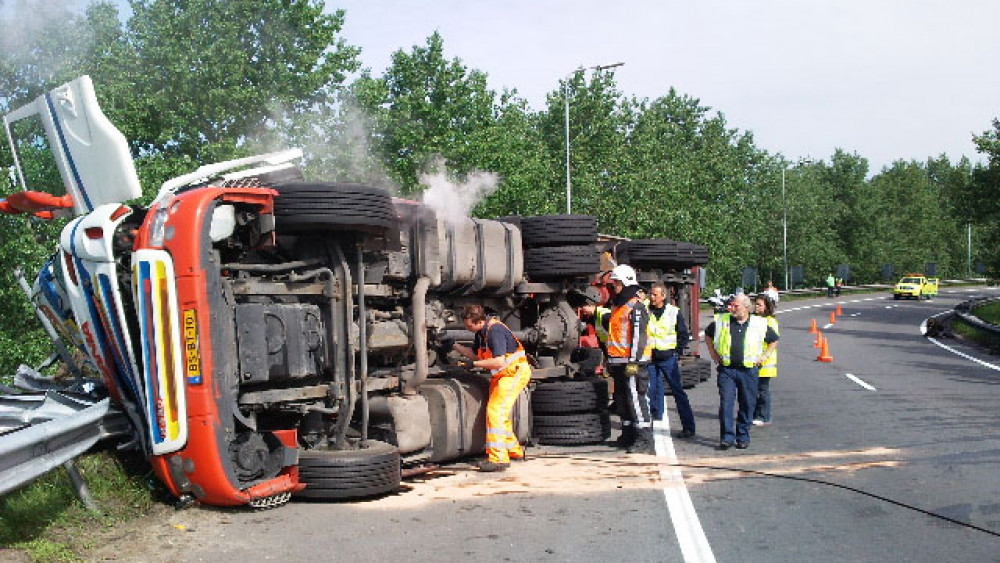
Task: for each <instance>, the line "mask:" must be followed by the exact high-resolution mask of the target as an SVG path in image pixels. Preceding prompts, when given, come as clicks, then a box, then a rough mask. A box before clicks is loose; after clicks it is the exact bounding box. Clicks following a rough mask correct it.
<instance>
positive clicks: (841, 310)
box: [837, 303, 844, 316]
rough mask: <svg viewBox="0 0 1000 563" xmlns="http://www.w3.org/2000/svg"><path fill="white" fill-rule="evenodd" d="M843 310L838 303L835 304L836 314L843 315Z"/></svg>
mask: <svg viewBox="0 0 1000 563" xmlns="http://www.w3.org/2000/svg"><path fill="white" fill-rule="evenodd" d="M843 314H844V310H843V309H841V308H840V304H839V303H838V304H837V316H840V315H843Z"/></svg>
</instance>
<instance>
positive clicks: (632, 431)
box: [607, 264, 656, 454]
mask: <svg viewBox="0 0 1000 563" xmlns="http://www.w3.org/2000/svg"><path fill="white" fill-rule="evenodd" d="M610 279H611V282H612V284H614V288H615V297H614V299H613V300H612V302H611V303H612V310H611V316H610V319H609V321H608V342H607V351H608V371H610V372H611V377H612V378H614V382H615V393H614V395H615V397H614V399H615V405H616V407H617V410H618V416H619V417H620V418H621V422H622V433H621V436H620V437H619V438H618V441H617V445H618V446H619V447H625V448H627V450H628V452H629V453H644V454H655V453H656V450H655V448H654V445H653V427H652V420H651V418H650V416H649V404H648V403H647V401H646V391H647V389H648V387H649V373H648V372H647V371H646V366H647V365H648V364H649V359H650V346H649V341H648V336H647V333H646V330H647V325H648V323H649V312H648V311H647V310H646V305H644V304H643V302H642V299H640V297H639V291H640V289H641V288H640V287H639V282H638V280H637V279H636V275H635V270H634V269H632V267H631V266H628V265H626V264H619V265H618V266H615V267H614V269H613V270H611V276H610Z"/></svg>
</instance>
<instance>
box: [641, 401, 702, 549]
mask: <svg viewBox="0 0 1000 563" xmlns="http://www.w3.org/2000/svg"><path fill="white" fill-rule="evenodd" d="M660 422H661V421H657V422H656V423H655V424H654V425H653V427H654V428H653V435H654V437H655V440H654V441H655V443H656V457H658V458H663V461H664V462H665V463H663V464H661V465H660V480H661V481H662V482H663V483H664V485H663V496H664V498H666V500H667V508H668V509H669V510H670V520H671V522H673V525H674V533H675V534H677V544H678V545H679V546H680V548H681V555H682V556H683V557H684V561H685V562H693V563H715V554H714V553H712V546H711V545H709V543H708V537H706V536H705V530H704V529H703V528H702V527H701V520H699V519H698V513H697V512H696V511H695V509H694V503H693V502H691V495H690V494H689V493H688V490H687V486H686V485H685V484H684V475H683V474H682V473H681V469H680V467H677V465H676V464H677V463H678V461H677V454H676V453H675V452H674V443H673V441H672V440H671V439H670V423H669V422H667V417H663V421H662V424H660Z"/></svg>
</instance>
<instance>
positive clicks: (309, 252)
mask: <svg viewBox="0 0 1000 563" xmlns="http://www.w3.org/2000/svg"><path fill="white" fill-rule="evenodd" d="M81 81H82V83H81ZM61 88H62V90H60V89H56V90H55V91H54V94H47V96H49V99H53V97H54V99H67V98H69V99H71V101H72V104H70V105H72V106H73V110H74V111H72V112H70V111H63V110H66V108H65V107H63V106H65V104H63V106H60V104H59V103H56V104H49V103H47V102H46V101H45V100H41V99H40V100H41V101H39V102H38V104H37V106H36V108H35V109H36V110H37V111H38V112H39V113H41V114H42V117H43V122H44V123H45V124H47V125H46V127H47V128H46V130H47V131H48V130H50V129H51V130H55V129H60V130H73V128H74V126H73V125H72V124H71V123H67V122H69V121H72V120H74V119H75V120H79V119H90V120H98V118H103V115H100V113H99V108H98V107H97V106H96V99H91V98H92V87H91V86H90V85H89V79H87V80H85V79H78V81H74V82H73V83H70V84H68V85H66V86H64V87H61ZM60 96H62V97H61V98H60ZM43 102H45V103H43ZM81 107H85V108H86V109H87V111H79V110H80V108H81ZM24 113H25V112H23V111H22V112H21V113H15V114H13V116H8V117H5V124H6V125H7V129H8V136H9V140H10V141H11V145H12V146H17V142H16V141H15V137H14V135H12V134H11V127H10V123H9V122H8V121H11V122H12V121H16V120H17V119H20V118H21V117H23V115H22V114H24ZM8 118H10V119H9V120H8ZM119 135H120V134H119ZM112 144H114V145H115V146H118V147H119V148H120V142H117V141H116V143H112ZM56 149H57V151H58V150H59V147H58V146H57V147H56ZM93 150H98V151H101V150H105V152H101V153H100V154H99V155H95V154H93ZM116 150H117V153H118V154H119V157H118V158H116V159H115V160H114V161H113V163H114V164H113V166H114V167H115V168H116V170H117V172H116V177H118V176H121V177H125V178H134V176H135V171H134V167H133V166H134V165H133V164H132V161H131V158H130V157H127V151H126V154H125V155H124V156H122V155H121V151H120V150H118V149H116ZM61 151H62V152H61V153H62V155H63V159H62V162H73V161H76V162H77V163H84V162H85V161H87V160H100V158H105V157H106V152H107V151H111V149H107V148H106V147H105V148H104V149H102V148H101V147H100V146H98V147H97V148H96V149H93V147H91V149H88V151H85V150H82V149H73V147H72V146H63V147H62V149H61ZM298 155H299V153H296V152H294V151H290V152H285V153H275V154H272V155H263V156H261V157H253V158H251V159H244V160H241V161H233V162H229V163H219V164H214V165H209V166H207V167H203V168H202V169H199V170H198V171H196V172H194V173H192V174H189V175H187V176H184V177H181V178H178V179H175V180H172V181H170V182H167V184H165V185H164V186H163V188H162V189H161V191H160V193H159V195H158V196H157V197H156V199H155V200H154V201H153V203H152V204H151V205H150V206H149V207H148V208H145V209H140V208H133V207H130V206H127V205H125V203H124V202H125V201H127V200H128V199H131V198H134V197H137V196H138V192H137V191H136V189H135V188H137V181H136V182H135V186H134V187H133V189H131V190H129V189H122V188H121V185H120V184H116V188H115V189H113V190H109V191H108V193H105V194H103V197H102V196H101V193H100V192H99V191H93V190H92V191H87V190H84V189H83V188H84V184H86V183H87V182H86V181H85V180H86V178H84V180H83V181H81V180H79V178H77V179H74V177H73V172H72V170H70V167H60V172H62V173H63V177H64V180H65V181H66V185H67V193H68V194H69V196H71V197H70V200H69V201H68V205H67V200H65V199H62V200H60V203H59V206H61V207H59V206H56V207H46V206H45V205H41V204H37V205H35V206H34V207H31V208H27V209H26V208H25V207H27V206H25V205H21V206H20V208H18V209H15V211H28V212H34V213H51V212H56V213H58V212H64V213H65V212H68V211H69V209H70V208H72V211H73V214H75V215H76V218H75V219H73V220H72V221H71V222H70V223H69V224H68V225H67V226H66V228H65V229H64V231H63V236H62V240H61V243H60V250H59V251H58V252H57V253H56V255H54V257H53V259H52V260H51V261H50V262H49V263H48V264H46V266H45V267H44V268H43V269H42V272H41V273H40V274H39V277H38V280H37V281H36V284H35V291H34V302H35V304H36V306H37V307H38V308H39V309H40V310H41V311H42V312H43V313H44V314H45V315H46V317H47V318H49V319H50V320H51V321H52V322H53V324H54V325H55V326H56V329H57V333H58V336H59V337H61V338H62V339H63V340H65V341H67V342H70V343H73V344H75V345H76V346H78V347H79V348H80V349H81V350H83V351H84V352H85V353H86V355H87V357H88V358H89V360H90V363H92V364H93V368H94V369H96V370H97V371H98V372H99V373H100V374H101V376H102V377H103V379H104V381H105V383H106V385H107V388H108V392H109V394H110V395H111V396H112V397H113V398H114V399H115V401H116V403H118V404H119V405H120V407H121V408H122V410H123V411H124V412H125V413H126V414H127V415H128V417H129V420H130V421H131V422H132V424H133V426H134V427H135V429H136V434H137V440H136V446H137V447H140V448H142V449H143V451H144V452H145V453H146V454H147V455H148V456H149V459H150V460H151V463H152V465H153V468H154V470H155V471H156V473H157V475H158V476H159V477H160V479H161V480H163V482H164V483H166V485H167V487H168V488H169V489H170V491H171V492H172V493H173V494H175V495H177V496H178V497H179V498H181V499H198V500H200V501H202V502H205V503H209V504H217V505H243V504H251V505H253V506H258V507H270V506H275V505H278V504H281V503H283V502H285V501H287V500H288V498H290V496H291V495H292V494H296V495H299V496H302V497H305V498H316V499H344V498H357V497H366V496H372V495H377V494H381V493H385V492H389V491H393V490H396V489H397V488H398V487H399V484H400V479H401V476H402V475H403V473H404V472H411V471H418V470H419V468H420V467H421V466H426V465H428V464H434V463H438V462H443V461H448V460H453V459H457V458H461V457H464V456H469V455H476V454H480V453H482V452H483V451H484V449H485V433H486V432H485V415H484V412H485V405H486V402H487V400H488V397H489V386H490V384H489V379H488V377H485V376H483V375H482V374H474V373H471V372H469V371H467V370H464V369H461V368H458V367H457V366H456V365H455V364H454V363H453V362H452V361H450V359H449V357H448V355H447V354H445V353H444V351H443V349H442V348H441V347H440V346H439V345H438V343H439V342H442V341H445V340H456V341H461V342H471V340H472V337H473V335H472V334H471V333H469V332H467V331H466V330H465V328H464V326H463V324H462V322H461V320H460V318H459V314H460V311H461V309H462V307H463V306H465V305H467V304H472V303H477V304H482V305H484V306H485V307H486V308H487V309H488V310H490V311H491V312H493V313H495V314H496V315H497V316H498V317H499V318H500V319H501V320H502V321H503V322H504V323H505V324H506V325H507V326H509V327H510V328H511V329H512V330H513V331H514V333H515V335H516V336H517V337H518V338H519V339H520V340H521V341H522V342H523V344H524V347H525V349H526V350H527V352H528V355H529V357H530V359H531V363H532V366H533V372H534V374H533V378H534V379H535V380H536V382H540V383H539V386H541V385H544V384H546V383H548V382H557V381H558V382H563V383H565V382H573V381H576V382H586V383H584V384H583V385H584V387H583V388H581V389H580V390H578V391H575V392H579V393H582V395H580V396H581V397H582V398H583V399H585V401H584V402H586V403H587V404H586V405H585V408H584V409H583V411H580V410H574V409H579V408H580V407H579V406H578V405H575V404H574V405H569V406H567V405H563V403H562V402H561V401H560V400H559V399H556V402H555V403H552V402H551V400H550V401H549V404H548V406H547V409H548V410H547V411H546V412H545V413H543V415H542V416H540V417H538V418H537V420H538V421H539V423H540V424H541V425H542V426H543V427H544V426H545V425H546V424H554V423H563V424H565V421H562V422H560V421H557V420H554V418H553V417H554V416H558V415H559V414H563V413H564V412H565V414H567V415H572V416H575V417H578V416H587V417H590V418H594V417H597V418H594V420H593V421H590V418H588V419H587V420H588V421H589V422H587V424H596V425H597V426H596V427H595V429H594V430H592V431H591V430H588V432H587V433H585V436H584V437H585V438H586V439H591V438H593V437H595V436H597V435H599V436H601V437H606V431H605V425H606V418H607V413H606V406H607V400H606V399H607V396H606V394H605V395H604V399H603V404H601V399H600V396H601V395H600V393H601V392H600V391H595V389H600V387H601V385H604V386H605V390H606V383H602V381H603V380H598V379H595V378H594V372H595V371H597V368H598V366H599V364H600V354H599V352H596V350H595V348H596V346H594V347H592V348H591V349H589V350H588V349H586V348H583V349H581V341H583V342H586V330H585V327H584V325H583V324H582V323H581V321H580V318H579V315H578V313H577V308H578V307H579V306H580V305H581V304H583V303H584V302H586V301H587V300H588V299H590V300H592V301H593V300H597V301H600V300H604V299H606V298H607V295H606V293H605V294H603V295H602V288H601V286H600V284H599V283H597V282H598V280H599V278H600V273H601V271H602V268H605V267H606V263H607V260H608V259H609V258H611V259H614V258H615V256H617V257H618V258H619V259H622V258H625V257H626V256H628V257H630V259H632V260H633V261H634V262H635V263H636V264H639V265H641V266H644V269H643V270H642V272H641V275H642V279H641V281H644V282H647V283H648V282H651V281H665V282H666V283H667V284H668V285H669V286H670V287H671V288H672V289H673V290H674V293H675V298H676V300H677V301H678V304H679V305H681V306H682V309H683V310H685V311H692V310H693V311H697V306H698V293H697V291H698V286H697V277H698V276H697V266H698V265H699V264H704V263H705V262H706V261H707V250H704V252H703V255H702V249H704V247H697V248H695V247H694V245H688V246H683V243H674V242H673V241H665V240H663V239H653V240H651V241H631V242H629V241H624V242H623V241H607V240H606V241H603V242H602V241H600V240H599V237H598V234H597V223H596V220H595V219H594V218H592V217H587V216H579V215H575V216H574V215H567V216H555V217H534V218H532V217H525V218H508V219H507V220H487V219H471V218H465V217H442V216H440V215H439V214H438V213H436V212H435V211H434V210H433V209H431V208H430V207H428V206H426V205H424V204H421V203H418V202H414V201H408V200H403V199H399V198H394V197H392V196H391V195H390V194H389V193H388V192H386V191H385V190H383V189H380V188H375V187H371V186H364V185H359V184H349V183H334V182H309V181H305V180H303V178H302V175H301V173H300V171H299V170H298V168H296V166H295V165H294V163H293V161H294V157H296V156H298ZM126 157H127V158H126ZM80 166H81V167H83V168H87V166H86V165H84V164H80ZM104 166H105V167H107V166H108V164H107V163H104ZM91 168H100V167H99V166H96V165H95V166H91ZM94 174H96V175H97V176H95V178H97V180H96V181H95V182H93V183H92V184H91V186H93V185H99V186H103V185H104V182H105V180H104V179H102V178H100V176H99V174H98V173H97V172H95V173H94ZM22 182H23V179H22ZM129 182H131V180H129V181H128V182H126V183H129ZM38 201H45V202H48V203H51V201H50V200H44V199H39V200H38ZM83 201H86V205H84V204H83V203H82V202H83ZM668 248H669V249H670V251H669V252H667V249H668ZM682 249H683V251H682ZM665 253H666V254H665ZM602 259H603V260H604V261H605V262H604V263H602ZM696 317H697V315H695V319H692V320H694V321H695V324H694V326H693V330H694V332H695V333H697V324H696V320H697V318H696ZM595 352H596V354H595ZM595 358H596V359H595ZM697 362H698V360H697V359H696V358H689V362H688V363H692V364H693V363H697ZM543 395H544V393H543ZM583 399H581V400H583ZM542 402H543V403H545V401H544V400H543V401H542ZM553 409H555V412H553ZM560 409H562V410H560ZM543 410H544V409H543ZM546 417H547V418H546ZM532 418H533V417H532V411H531V410H530V406H529V392H528V391H526V392H525V393H524V394H523V395H522V397H521V398H520V399H519V400H518V403H517V404H516V405H515V408H514V420H515V429H516V430H515V432H516V434H517V435H518V437H519V439H520V440H521V441H522V442H526V441H529V440H531V438H532ZM566 420H568V419H566ZM595 421H596V422H595ZM543 433H544V432H543ZM549 435H550V436H556V437H560V436H565V435H566V434H565V433H561V434H560V433H559V432H555V433H552V432H550V433H549ZM569 436H570V441H569V442H566V443H573V442H572V439H576V440H579V439H580V436H581V435H580V434H579V433H573V432H571V433H570V435H569Z"/></svg>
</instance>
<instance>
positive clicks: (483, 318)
mask: <svg viewBox="0 0 1000 563" xmlns="http://www.w3.org/2000/svg"><path fill="white" fill-rule="evenodd" d="M462 322H463V323H465V328H467V329H468V330H470V331H471V332H474V333H475V335H476V336H475V340H474V341H473V345H472V349H470V348H468V347H466V346H463V345H461V344H455V345H454V349H455V350H456V351H457V352H459V353H460V354H462V355H463V356H465V357H466V358H467V359H466V360H464V361H462V362H461V363H460V364H461V365H462V366H463V367H466V368H484V369H488V370H490V373H491V374H492V375H493V378H492V379H491V380H490V399H489V402H487V404H486V456H487V458H488V459H487V460H486V461H485V462H483V463H480V464H479V470H480V471H486V472H492V471H504V470H506V469H507V468H508V467H510V460H512V459H514V460H519V459H524V448H523V447H522V446H521V444H520V443H519V442H518V441H517V436H516V435H515V434H514V423H513V422H512V421H511V412H512V411H513V410H514V403H515V402H516V401H517V396H518V395H520V394H521V392H522V391H524V388H525V387H527V386H528V382H529V381H531V366H529V365H528V359H527V357H526V356H525V354H524V347H523V346H522V345H521V342H520V341H518V339H517V337H515V336H514V333H513V332H512V331H511V330H510V329H509V328H507V325H505V324H503V323H502V322H500V320H499V319H497V318H496V317H489V316H487V315H486V311H485V310H484V309H483V307H482V306H480V305H468V306H466V307H465V309H464V310H463V311H462Z"/></svg>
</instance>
